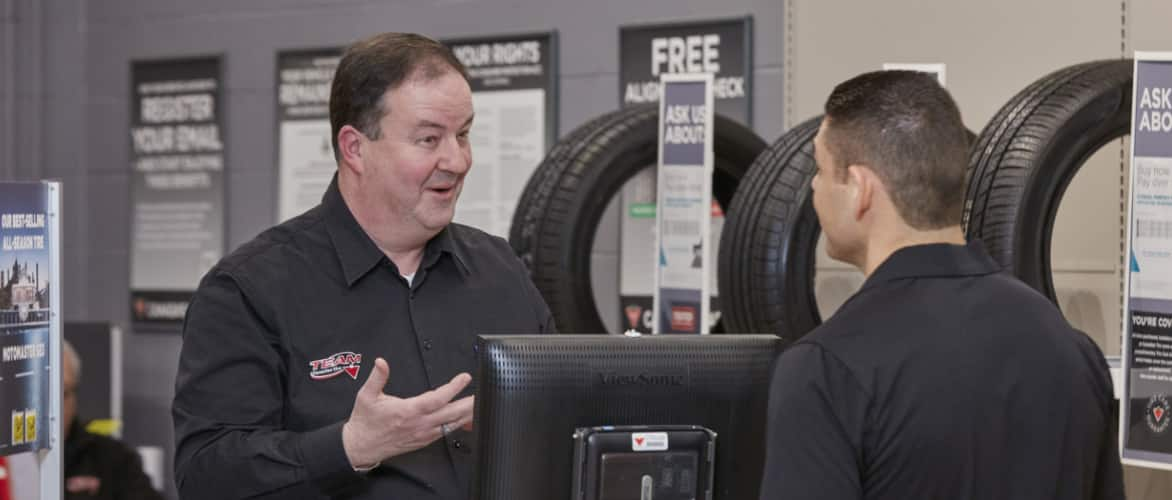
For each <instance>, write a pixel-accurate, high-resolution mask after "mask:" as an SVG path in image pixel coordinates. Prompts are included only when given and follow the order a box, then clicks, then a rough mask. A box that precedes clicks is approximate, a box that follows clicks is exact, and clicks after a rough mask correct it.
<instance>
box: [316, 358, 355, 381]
mask: <svg viewBox="0 0 1172 500" xmlns="http://www.w3.org/2000/svg"><path fill="white" fill-rule="evenodd" d="M361 365H362V355H361V354H358V353H354V352H350V351H345V352H339V353H337V354H333V355H330V356H329V357H325V358H322V359H315V360H313V361H310V362H309V370H310V371H309V378H311V379H314V380H325V379H327V378H334V377H336V376H338V374H340V373H345V374H347V375H349V376H350V378H352V379H355V380H357V379H358V371H359V370H360V369H361Z"/></svg>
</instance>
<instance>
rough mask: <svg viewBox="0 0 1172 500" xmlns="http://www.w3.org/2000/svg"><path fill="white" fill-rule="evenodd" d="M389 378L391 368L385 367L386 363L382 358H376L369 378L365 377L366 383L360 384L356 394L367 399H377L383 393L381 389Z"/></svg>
mask: <svg viewBox="0 0 1172 500" xmlns="http://www.w3.org/2000/svg"><path fill="white" fill-rule="evenodd" d="M390 376H391V368H390V367H389V366H387V361H386V360H385V359H383V358H376V359H375V360H374V369H373V370H371V371H370V376H369V377H366V382H365V383H363V384H362V388H361V389H359V390H358V393H359V394H360V395H363V396H365V397H367V398H377V397H378V396H379V395H380V394H382V393H383V387H385V386H386V385H387V380H388V379H389V378H390Z"/></svg>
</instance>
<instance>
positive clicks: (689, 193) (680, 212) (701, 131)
mask: <svg viewBox="0 0 1172 500" xmlns="http://www.w3.org/2000/svg"><path fill="white" fill-rule="evenodd" d="M712 81H713V78H712V74H710V73H709V74H700V75H664V76H663V99H662V100H660V106H659V134H658V136H659V168H658V169H657V170H656V171H657V172H658V180H657V185H658V186H659V189H658V190H657V195H656V196H657V198H658V203H657V205H658V207H659V208H658V210H657V213H656V217H655V226H656V231H655V236H656V237H655V243H656V248H657V249H658V257H656V258H655V259H654V263H655V265H654V266H653V268H654V269H655V270H656V271H655V295H654V299H653V304H652V311H654V313H653V314H654V315H655V320H656V323H655V327H654V329H653V330H652V333H708V331H709V323H708V314H709V312H708V300H707V299H708V297H709V295H710V291H711V289H712V280H711V279H710V275H711V274H710V271H711V269H712V267H713V265H712V254H713V252H712V238H711V234H710V230H711V229H710V227H709V224H710V222H711V207H712V169H713V165H712V136H713V133H712V127H713V114H712V97H713V96H712Z"/></svg>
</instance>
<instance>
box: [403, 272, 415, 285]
mask: <svg viewBox="0 0 1172 500" xmlns="http://www.w3.org/2000/svg"><path fill="white" fill-rule="evenodd" d="M401 276H403V279H405V280H407V286H408V287H410V286H411V281H413V280H414V279H415V273H411V274H403V275H401Z"/></svg>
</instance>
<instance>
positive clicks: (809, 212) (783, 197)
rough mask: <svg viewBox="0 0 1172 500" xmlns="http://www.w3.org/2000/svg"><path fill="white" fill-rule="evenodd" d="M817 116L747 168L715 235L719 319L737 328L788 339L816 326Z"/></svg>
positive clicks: (766, 151)
mask: <svg viewBox="0 0 1172 500" xmlns="http://www.w3.org/2000/svg"><path fill="white" fill-rule="evenodd" d="M821 123H822V117H821V116H819V117H816V118H812V119H809V120H807V121H805V122H803V123H801V124H799V125H797V126H795V127H793V128H791V129H790V130H788V131H787V132H786V133H785V134H783V135H782V136H781V137H780V138H779V139H778V140H777V141H776V142H774V143H773V144H772V145H770V146H769V148H768V149H766V150H765V152H764V153H762V154H761V156H758V157H757V160H756V161H755V162H753V164H752V166H750V167H749V170H748V172H747V173H746V174H745V177H744V178H743V179H742V180H741V189H740V190H738V191H737V193H736V195H735V196H734V197H733V200H732V204H731V206H730V207H729V209H728V211H727V212H726V214H725V215H726V218H725V221H724V228H723V230H722V232H721V235H720V252H719V259H718V260H719V263H718V270H719V275H718V276H719V279H718V280H717V281H718V283H719V284H720V296H721V297H724V298H725V300H724V301H723V302H722V309H721V319H722V320H723V321H724V322H725V328H726V329H727V330H728V331H730V332H738V333H774V334H777V335H778V336H780V337H782V338H784V339H786V340H790V341H792V340H795V339H797V338H799V337H801V336H802V335H804V334H806V333H808V332H809V331H810V330H812V329H814V327H816V326H818V324H819V323H821V321H822V320H821V317H820V316H819V313H818V304H817V301H816V299H815V296H814V261H815V259H814V251H815V248H816V247H817V242H818V236H819V234H820V233H821V230H820V226H819V225H818V217H817V215H816V214H815V213H814V206H813V198H812V197H811V196H810V193H811V190H810V181H811V180H812V179H813V178H814V174H815V173H816V172H817V166H816V164H815V163H814V136H815V135H817V133H818V127H819V125H820V124H821Z"/></svg>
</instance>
